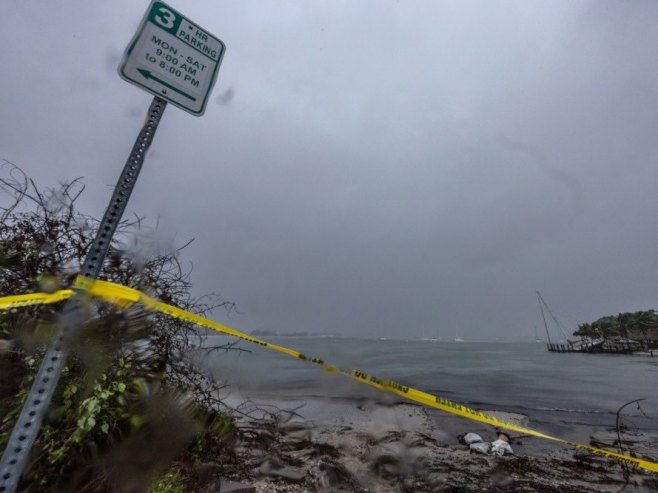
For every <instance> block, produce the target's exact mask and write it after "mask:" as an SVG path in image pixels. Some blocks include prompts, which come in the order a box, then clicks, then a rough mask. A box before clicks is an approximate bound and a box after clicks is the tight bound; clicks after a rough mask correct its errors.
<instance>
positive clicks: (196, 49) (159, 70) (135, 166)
mask: <svg viewBox="0 0 658 493" xmlns="http://www.w3.org/2000/svg"><path fill="white" fill-rule="evenodd" d="M224 51H225V47H224V43H222V42H221V41H220V40H219V39H217V38H215V37H214V36H212V35H211V34H210V33H208V32H206V31H204V30H203V29H201V28H200V27H199V26H197V25H196V24H194V23H192V22H190V21H189V20H188V19H186V18H185V17H183V16H182V15H181V14H179V13H178V12H177V11H175V10H174V9H172V8H171V7H169V6H168V5H166V4H165V3H164V2H160V1H155V0H154V1H152V2H151V4H150V6H149V8H148V10H147V12H146V15H145V16H144V19H143V20H142V23H141V25H140V28H139V29H138V31H137V34H136V35H135V37H134V38H133V40H132V41H131V43H130V45H129V46H128V49H127V50H126V53H125V55H124V58H123V60H122V63H121V65H120V67H119V74H120V75H121V77H123V78H124V79H126V80H128V81H129V82H131V83H133V84H136V85H138V86H140V87H142V88H143V89H145V90H146V91H148V92H150V93H152V94H154V96H155V97H154V98H153V102H152V103H151V106H150V108H149V113H148V117H147V119H146V122H145V123H144V126H143V127H142V130H141V131H140V133H139V135H138V137H137V141H136V142H135V145H134V146H133V149H132V152H131V153H130V156H129V157H128V161H127V162H126V164H125V166H124V167H123V172H122V173H121V176H120V177H119V181H118V182H117V185H116V187H115V189H114V193H113V194H112V198H111V199H110V204H109V205H108V207H107V210H106V211H105V214H104V215H103V219H102V221H101V223H100V225H99V228H98V231H97V233H96V237H95V238H94V241H93V242H92V244H91V246H90V248H89V251H88V252H87V255H86V257H85V260H84V263H83V264H82V270H81V272H80V275H81V276H83V277H85V278H88V279H90V280H92V279H95V278H96V277H98V274H99V272H100V270H101V267H102V266H103V261H104V260H105V257H106V255H107V252H108V250H109V248H110V243H111V241H112V237H113V235H114V232H115V230H116V228H117V225H118V224H119V222H120V221H121V217H122V215H123V212H124V210H125V208H126V204H127V203H128V199H129V198H130V194H131V193H132V191H133V188H134V186H135V182H136V181H137V177H138V176H139V172H140V170H141V168H142V164H143V163H144V157H145V155H146V151H147V150H148V148H149V146H150V145H151V142H152V141H153V136H154V135H155V131H156V130H157V128H158V123H159V122H160V119H161V118H162V114H163V112H164V110H165V108H166V106H167V101H169V102H171V103H172V104H174V105H176V106H178V107H179V108H181V109H183V110H185V111H187V112H189V113H192V114H193V115H196V116H201V115H202V114H203V112H204V111H205V107H206V104H207V102H208V96H209V94H210V91H211V89H212V86H213V85H214V83H215V80H216V78H217V70H218V69H219V64H220V62H221V59H222V57H223V55H224ZM74 291H75V293H74V295H73V297H72V298H71V299H69V300H68V301H67V302H66V303H65V304H64V307H63V308H62V313H61V315H60V317H59V322H58V324H59V326H60V329H59V330H58V332H57V334H56V335H55V337H54V338H53V340H52V341H51V342H50V344H49V346H48V348H47V350H46V354H45V356H44V358H43V360H42V362H41V365H40V366H39V370H38V371H37V374H36V377H35V379H34V383H33V384H32V388H31V389H30V391H29V393H28V395H27V399H26V400H25V403H24V404H23V409H22V410H21V414H20V416H19V417H18V421H17V422H16V424H15V425H14V429H13V430H12V433H11V436H10V437H9V442H8V444H7V448H6V449H5V451H4V453H3V455H2V459H1V460H0V493H13V492H14V491H16V488H17V487H18V482H19V480H20V478H21V475H22V474H23V471H24V470H25V466H26V463H27V459H28V455H29V452H30V449H31V448H32V445H33V443H34V440H35V439H36V437H37V435H38V433H39V428H40V427H41V422H42V421H43V417H44V414H45V412H46V410H47V409H48V406H49V404H50V400H51V398H52V396H53V393H54V392H55V388H56V386H57V382H58V381H59V377H60V375H61V372H62V369H63V367H64V364H65V362H66V358H67V356H68V354H69V352H70V350H71V344H72V343H73V342H74V340H75V338H76V336H77V335H78V333H79V332H80V328H81V327H82V325H83V324H84V322H85V321H86V320H87V319H88V311H87V310H86V303H85V301H86V296H85V289H84V286H78V287H75V288H74Z"/></svg>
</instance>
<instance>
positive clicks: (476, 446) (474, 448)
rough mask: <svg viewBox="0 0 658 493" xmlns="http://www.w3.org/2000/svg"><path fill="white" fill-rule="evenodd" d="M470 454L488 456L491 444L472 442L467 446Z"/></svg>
mask: <svg viewBox="0 0 658 493" xmlns="http://www.w3.org/2000/svg"><path fill="white" fill-rule="evenodd" d="M468 448H469V449H471V452H477V453H478V454H488V453H489V452H490V448H491V444H490V443H489V442H474V443H471V444H470V445H469V446H468Z"/></svg>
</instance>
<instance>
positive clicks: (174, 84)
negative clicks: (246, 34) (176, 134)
mask: <svg viewBox="0 0 658 493" xmlns="http://www.w3.org/2000/svg"><path fill="white" fill-rule="evenodd" d="M225 50H226V47H225V46H224V43H222V41H221V40H220V39H218V38H216V37H215V36H213V35H212V34H210V33H209V32H208V31H205V30H204V29H202V28H200V27H199V26H198V25H197V24H194V23H193V22H191V21H190V20H189V19H187V18H185V17H184V16H183V15H181V14H180V12H178V11H176V10H174V9H173V8H171V7H170V6H169V5H167V4H166V3H164V2H161V1H159V0H157V1H156V0H153V1H152V2H151V5H149V8H148V10H147V11H146V15H144V18H143V19H142V22H141V24H140V26H139V28H138V29H137V33H136V34H135V36H134V37H133V39H132V41H131V42H130V44H129V45H128V48H127V49H126V52H125V54H124V56H123V59H122V60H121V64H120V65H119V75H120V76H121V77H122V78H123V79H125V80H127V81H128V82H130V83H132V84H135V85H137V86H139V87H141V88H142V89H145V90H146V91H148V92H150V93H151V94H153V95H155V96H158V97H160V98H162V99H165V100H167V101H169V102H170V103H172V104H174V105H175V106H178V107H179V108H181V109H183V110H185V111H187V112H189V113H191V114H193V115H196V116H201V115H203V113H204V111H205V109H206V105H207V103H208V96H209V95H210V91H211V90H212V87H213V85H214V84H215V80H216V79H217V71H218V70H219V65H220V63H221V62H222V57H223V56H224V51H225Z"/></svg>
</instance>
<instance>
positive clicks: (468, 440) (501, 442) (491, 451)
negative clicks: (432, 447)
mask: <svg viewBox="0 0 658 493" xmlns="http://www.w3.org/2000/svg"><path fill="white" fill-rule="evenodd" d="M458 438H459V441H460V442H462V443H464V444H466V445H468V448H469V450H470V451H471V452H476V453H478V454H485V455H505V454H508V455H514V451H513V450H512V447H511V445H510V444H509V441H510V436H509V435H508V434H507V433H505V432H502V431H501V432H498V438H497V439H496V440H494V441H493V442H491V443H490V442H485V441H484V440H483V439H482V437H481V436H480V435H478V434H477V433H466V434H465V435H463V436H460V437H458Z"/></svg>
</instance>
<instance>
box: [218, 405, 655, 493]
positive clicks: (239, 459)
mask: <svg viewBox="0 0 658 493" xmlns="http://www.w3.org/2000/svg"><path fill="white" fill-rule="evenodd" d="M256 404H261V405H263V406H266V407H265V408H266V409H269V410H272V409H276V408H278V409H289V410H293V409H294V410H295V411H294V413H292V414H286V413H283V414H282V415H281V416H282V417H283V419H281V420H280V421H279V422H278V423H276V424H265V423H264V422H261V421H254V420H249V419H246V418H244V419H241V420H239V424H240V426H239V428H240V431H239V432H238V433H237V434H236V437H235V441H234V443H233V445H234V448H233V450H234V452H233V453H234V455H233V456H231V457H227V458H225V459H226V460H222V461H220V462H223V463H222V464H218V466H219V467H218V468H217V473H220V474H221V475H222V478H223V479H230V480H234V481H241V482H243V483H245V484H249V485H251V486H252V487H254V488H255V491H257V492H258V493H264V492H315V491H318V492H344V493H346V492H381V493H389V492H390V493H394V492H442V491H446V492H457V491H459V492H469V491H527V492H532V491H562V492H590V491H591V492H595V491H596V492H617V491H620V490H621V489H622V488H623V487H624V486H625V489H624V491H625V492H649V491H656V490H658V475H656V474H652V473H650V472H646V471H642V470H637V469H633V470H631V473H630V476H629V478H628V481H626V480H625V479H624V475H623V470H622V467H621V465H620V464H619V463H617V462H614V461H611V460H609V459H605V458H601V457H598V456H593V455H590V454H587V453H583V452H582V451H578V450H576V449H574V448H571V447H569V446H565V445H561V444H558V443H553V442H547V441H544V440H539V439H536V438H531V437H515V436H514V434H512V442H511V447H512V448H513V451H514V455H504V456H492V455H482V454H478V453H472V452H471V451H469V448H468V446H467V445H465V444H463V443H460V440H459V436H460V435H463V434H465V433H467V432H476V433H478V434H480V435H481V436H482V438H483V439H484V440H485V441H493V440H495V439H496V437H497V434H496V430H495V429H493V428H492V427H489V426H486V425H479V424H477V423H475V422H471V421H467V420H464V419H462V418H458V417H453V416H449V415H446V414H445V413H440V412H437V411H434V410H430V409H426V408H424V407H421V406H417V405H413V404H408V403H402V402H397V401H393V400H389V401H386V400H378V401H377V402H375V401H372V400H364V401H361V402H360V401H355V400H352V399H322V398H317V399H311V400H305V401H293V400H286V401H283V400H282V401H270V402H267V403H256ZM499 416H500V415H499ZM500 417H502V418H504V419H507V420H511V421H516V422H518V423H520V424H524V425H530V426H531V425H532V423H528V420H527V418H526V417H525V416H521V415H513V414H506V415H505V416H500ZM597 433H598V440H599V442H598V443H599V444H602V443H603V442H604V441H605V440H612V439H613V435H612V434H610V433H608V434H607V435H606V433H603V432H601V431H598V432H597ZM593 434H594V435H596V433H594V432H593ZM615 436H616V435H615ZM593 438H594V439H597V437H593ZM632 440H634V442H633V444H632V446H633V447H634V450H637V451H638V452H641V453H640V455H643V456H645V457H648V458H650V457H651V455H650V454H651V453H652V451H653V459H654V460H655V459H656V456H655V450H658V436H651V435H646V434H643V435H642V436H635V437H633V438H632ZM587 443H589V442H587ZM611 443H612V442H611ZM610 449H611V450H613V448H610ZM208 491H217V489H209V490H208ZM236 491H240V490H236Z"/></svg>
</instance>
